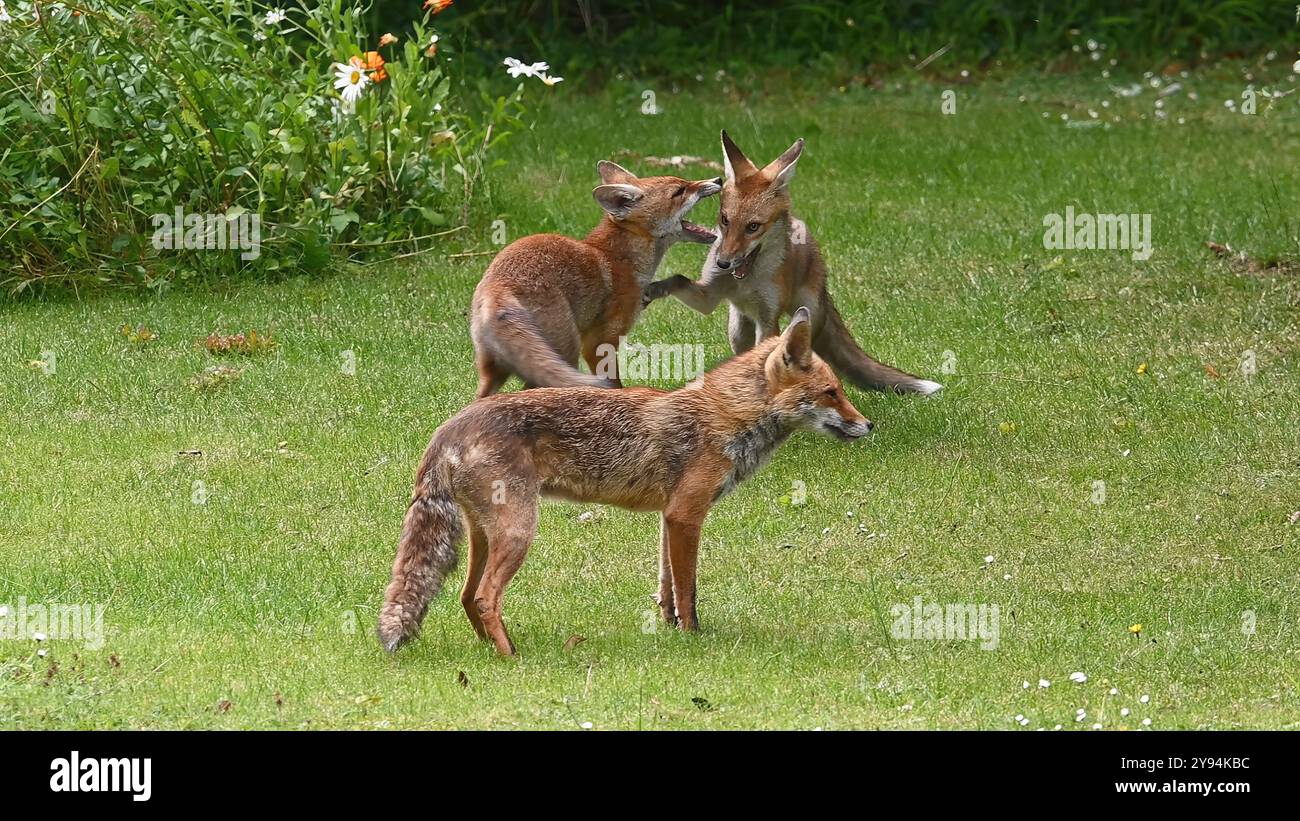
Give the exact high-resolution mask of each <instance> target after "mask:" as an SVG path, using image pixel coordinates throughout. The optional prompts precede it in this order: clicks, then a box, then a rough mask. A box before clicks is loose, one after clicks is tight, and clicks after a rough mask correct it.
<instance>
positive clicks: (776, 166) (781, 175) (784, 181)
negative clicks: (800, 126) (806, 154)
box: [763, 137, 803, 191]
mask: <svg viewBox="0 0 1300 821" xmlns="http://www.w3.org/2000/svg"><path fill="white" fill-rule="evenodd" d="M802 155H803V137H800V138H799V139H797V140H795V141H794V145H792V146H790V147H789V148H787V149H786V150H785V152H784V153H783V154H781V156H779V157H777V158H776V159H775V160H772V161H771V162H770V163H768V164H767V165H766V166H764V167H763V174H764V175H766V176H768V177H771V178H772V186H771V187H772V189H773V190H774V191H775V190H784V189H785V188H786V187H788V186H789V185H790V180H792V179H794V167H795V163H797V162H799V157H800V156H802Z"/></svg>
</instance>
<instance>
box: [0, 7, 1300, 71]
mask: <svg viewBox="0 0 1300 821" xmlns="http://www.w3.org/2000/svg"><path fill="white" fill-rule="evenodd" d="M13 21H14V18H12V17H10V16H9V9H7V8H5V4H4V2H3V0H0V23H12V22H13ZM1296 71H1300V63H1296Z"/></svg>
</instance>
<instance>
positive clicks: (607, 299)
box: [470, 161, 720, 398]
mask: <svg viewBox="0 0 1300 821" xmlns="http://www.w3.org/2000/svg"><path fill="white" fill-rule="evenodd" d="M598 170H599V172H600V175H601V179H602V184H601V185H600V186H598V187H597V188H596V189H595V190H594V191H593V192H592V194H593V196H594V197H595V198H596V201H597V202H598V203H599V204H600V205H601V207H602V208H603V209H604V210H605V215H604V217H602V219H601V221H600V224H599V225H597V226H596V227H595V229H593V230H592V232H591V233H590V234H588V235H587V237H586V238H585V239H581V240H578V239H571V238H569V237H564V236H559V235H557V234H535V235H533V236H529V237H524V238H523V239H520V240H517V241H516V242H513V243H511V244H510V245H508V246H506V247H505V248H504V249H502V251H501V252H500V253H499V254H497V255H496V258H495V259H493V260H492V263H491V265H489V266H488V269H487V271H486V272H485V273H484V274H483V278H482V280H481V281H480V282H479V284H478V287H477V288H475V289H474V300H473V303H472V307H471V311H470V335H471V337H472V338H473V340H474V355H475V367H476V368H477V370H478V375H479V386H478V396H479V397H480V398H482V397H484V396H487V395H489V394H491V393H495V392H496V391H497V390H498V389H499V388H500V387H501V385H502V384H503V383H505V381H506V380H507V379H509V378H510V376H511V374H517V375H519V376H520V377H521V378H522V379H523V380H524V383H525V384H526V385H527V386H528V387H540V386H557V387H564V386H569V387H574V386H584V385H585V386H599V387H606V386H614V387H616V386H618V385H620V384H621V383H620V382H619V379H618V374H617V365H616V363H615V361H614V360H613V358H612V357H606V358H605V359H604V361H603V362H602V363H601V364H602V365H603V366H604V367H603V369H602V370H603V374H602V375H600V376H598V375H597V374H596V371H597V362H598V360H599V359H600V357H599V351H600V348H601V346H602V345H609V346H611V349H612V348H613V347H617V345H618V342H619V337H622V336H625V335H626V334H627V333H628V332H629V331H631V329H632V326H633V324H635V322H636V319H637V316H638V314H640V312H641V308H642V299H641V296H642V295H641V289H642V287H644V286H645V285H646V284H647V283H648V282H650V281H651V280H652V279H654V274H655V271H656V270H658V267H659V263H660V261H661V260H662V259H663V255H664V253H665V252H666V251H667V250H668V248H669V246H671V245H673V244H674V243H676V242H679V241H693V242H709V241H711V236H710V235H709V234H708V232H707V230H704V233H703V236H702V235H701V233H700V232H692V231H689V230H687V229H686V228H685V227H684V226H686V225H688V224H687V223H684V222H683V220H682V218H683V216H684V215H685V214H686V212H688V211H689V210H690V209H691V208H692V207H693V206H694V205H695V203H696V202H697V201H698V200H699V199H700V198H702V197H706V196H712V194H714V193H717V191H718V190H719V185H718V183H719V182H720V181H719V180H697V181H694V182H692V181H689V180H683V179H680V178H678V177H636V176H634V175H632V174H631V173H630V172H628V171H627V170H626V169H623V168H621V167H619V166H618V165H615V164H614V163H611V162H608V161H606V162H602V163H600V164H599V166H598ZM579 356H581V357H582V359H583V360H584V361H586V363H587V366H588V368H590V369H591V374H584V373H581V372H580V371H578V370H577V364H578V358H579Z"/></svg>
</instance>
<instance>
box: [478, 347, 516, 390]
mask: <svg viewBox="0 0 1300 821" xmlns="http://www.w3.org/2000/svg"><path fill="white" fill-rule="evenodd" d="M474 367H475V368H476V369H477V370H478V393H477V394H476V395H475V397H474V398H475V399H482V398H483V397H485V396H491V395H492V394H494V393H496V392H497V391H499V390H501V386H502V385H504V384H505V383H506V380H507V379H509V378H510V372H509V371H508V370H506V369H504V368H502V367H501V366H500V365H499V364H497V362H496V360H494V359H493V358H492V356H491V354H488V353H485V352H483V351H479V352H477V353H476V354H475V356H474Z"/></svg>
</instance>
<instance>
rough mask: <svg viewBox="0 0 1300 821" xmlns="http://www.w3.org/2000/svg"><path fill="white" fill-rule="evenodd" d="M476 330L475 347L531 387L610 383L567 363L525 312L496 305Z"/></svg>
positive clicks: (595, 386) (516, 306) (579, 386)
mask: <svg viewBox="0 0 1300 821" xmlns="http://www.w3.org/2000/svg"><path fill="white" fill-rule="evenodd" d="M488 317H489V319H488V321H487V323H485V326H484V327H482V328H479V329H476V337H477V338H476V339H475V340H474V342H475V344H476V345H480V346H483V347H485V348H486V349H487V351H488V352H489V353H490V354H491V355H492V357H493V358H494V359H495V360H496V361H497V362H498V363H499V364H500V365H503V366H505V367H507V368H509V369H510V370H512V371H514V372H515V373H517V374H518V375H519V376H520V378H522V379H523V380H524V382H525V383H526V384H527V385H528V386H529V387H534V388H583V387H587V388H609V387H613V384H612V383H611V382H610V381H609V380H607V379H603V378H601V377H599V376H594V375H592V374H586V373H583V372H582V371H580V370H578V369H577V368H575V367H573V365H572V364H571V363H569V362H566V361H565V360H564V358H563V357H562V356H560V354H559V352H557V351H556V350H555V348H553V347H551V343H550V342H548V341H547V339H546V336H545V335H544V334H543V333H542V332H541V330H540V329H539V328H538V327H537V323H536V322H534V321H533V318H532V317H531V316H530V315H529V313H528V311H527V309H525V308H523V307H522V306H519V305H499V306H497V307H496V308H495V309H493V310H492V311H491V312H490V313H489V314H488Z"/></svg>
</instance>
